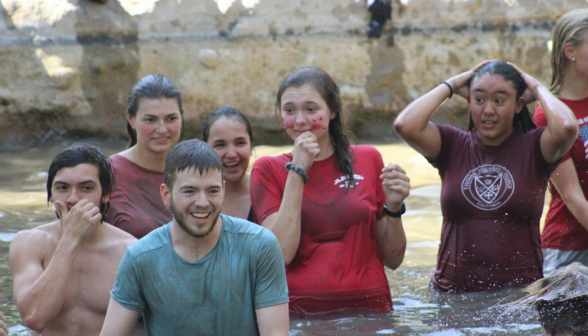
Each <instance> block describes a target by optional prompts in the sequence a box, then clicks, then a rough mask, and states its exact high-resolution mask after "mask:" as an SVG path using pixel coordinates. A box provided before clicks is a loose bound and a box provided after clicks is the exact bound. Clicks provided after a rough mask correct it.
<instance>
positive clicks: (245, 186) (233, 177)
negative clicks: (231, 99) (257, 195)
mask: <svg viewBox="0 0 588 336" xmlns="http://www.w3.org/2000/svg"><path fill="white" fill-rule="evenodd" d="M202 140H203V141H205V142H207V143H208V144H209V145H210V147H212V148H213V149H214V150H215V151H216V153H217V154H218V155H219V156H220V158H221V160H222V162H223V168H224V175H223V177H224V180H225V198H224V201H223V209H222V213H223V214H225V215H228V216H233V217H237V218H243V219H247V220H248V221H253V212H252V211H251V195H250V193H249V174H247V169H248V168H249V158H250V157H251V155H252V154H253V132H252V130H251V124H250V123H249V120H247V117H245V115H244V114H243V113H241V112H240V111H239V110H237V109H234V108H232V107H221V108H219V109H218V110H216V111H214V112H212V113H211V114H209V115H208V116H207V117H206V118H205V119H204V122H203V123H202Z"/></svg>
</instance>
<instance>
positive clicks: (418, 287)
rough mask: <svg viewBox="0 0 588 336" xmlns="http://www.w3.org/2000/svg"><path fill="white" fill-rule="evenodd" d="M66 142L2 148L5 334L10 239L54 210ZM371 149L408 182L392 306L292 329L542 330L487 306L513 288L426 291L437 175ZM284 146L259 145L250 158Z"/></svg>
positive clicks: (13, 323)
mask: <svg viewBox="0 0 588 336" xmlns="http://www.w3.org/2000/svg"><path fill="white" fill-rule="evenodd" d="M63 145H64V146H66V144H63ZM64 146H62V147H54V148H44V149H33V150H29V151H26V152H21V153H16V154H15V153H3V154H0V310H1V311H2V312H3V313H4V315H6V318H7V321H6V322H7V324H8V326H9V327H10V331H11V333H10V334H11V335H21V334H26V329H25V328H24V327H22V326H20V323H21V320H20V317H19V315H18V311H17V309H16V307H15V306H14V298H13V296H12V277H11V275H10V270H9V266H8V248H9V244H10V241H11V239H12V237H13V236H14V234H15V233H16V232H18V231H20V230H26V229H31V228H34V227H36V226H38V225H40V224H43V223H47V222H49V221H52V220H54V219H55V214H54V212H53V208H52V207H51V208H48V207H47V196H46V192H45V183H46V172H47V169H48V167H49V164H50V162H51V159H52V158H53V156H54V155H55V154H56V153H57V152H58V151H59V150H60V149H61V148H63V147H64ZM100 146H101V147H102V149H103V150H104V152H105V153H106V154H108V155H110V154H112V153H117V152H119V151H120V150H122V149H123V148H124V144H100ZM375 147H376V148H378V150H380V152H381V153H382V156H383V158H384V162H385V163H390V162H396V163H399V164H400V165H401V166H403V167H404V168H405V170H406V171H407V172H408V175H409V177H410V178H411V183H412V188H413V189H412V191H411V195H410V196H409V198H408V199H407V200H406V207H407V212H406V214H405V215H404V216H403V222H404V228H405V230H406V235H407V238H408V246H407V251H406V257H405V259H404V263H403V264H402V266H400V268H399V269H397V270H396V271H391V270H386V273H387V275H388V281H389V283H390V289H391V291H392V297H393V301H394V312H393V313H392V314H377V313H373V312H369V311H359V312H358V311H343V312H337V313H332V314H321V315H316V316H312V317H305V318H291V321H290V335H374V334H378V335H380V334H382V335H450V336H453V335H540V334H541V328H540V325H539V323H538V321H537V319H536V316H535V314H534V313H533V312H522V313H514V312H511V313H505V312H504V310H503V309H500V308H499V309H495V308H489V307H491V306H493V305H495V304H496V303H497V302H498V301H500V300H501V299H502V298H503V297H505V296H507V295H508V294H510V293H511V292H512V290H507V291H498V292H492V293H473V294H467V295H446V294H431V293H429V290H428V286H429V279H430V275H431V273H432V271H433V269H434V266H435V263H436V256H437V249H438V245H439V235H440V231H441V209H440V207H439V193H440V185H439V184H440V180H439V176H438V174H437V171H436V170H435V169H434V168H432V167H431V166H430V165H429V164H428V163H427V162H426V160H425V159H424V158H422V157H421V156H420V155H418V153H416V152H415V151H414V150H412V149H411V148H410V147H408V146H406V145H403V144H397V145H376V146H375ZM289 150H290V148H289V147H269V146H259V147H256V150H255V154H254V157H262V156H266V155H278V154H281V153H283V152H287V151H289ZM252 161H253V160H252ZM252 163H253V162H252Z"/></svg>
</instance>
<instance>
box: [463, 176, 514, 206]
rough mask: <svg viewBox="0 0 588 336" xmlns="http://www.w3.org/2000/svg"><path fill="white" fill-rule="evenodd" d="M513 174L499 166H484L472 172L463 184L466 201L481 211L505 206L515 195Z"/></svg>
mask: <svg viewBox="0 0 588 336" xmlns="http://www.w3.org/2000/svg"><path fill="white" fill-rule="evenodd" d="M514 189H515V185H514V181H513V178H512V175H511V173H510V172H509V171H508V170H507V169H506V168H504V167H502V166H499V165H483V166H479V167H477V168H475V169H472V170H470V172H469V173H468V174H467V175H466V177H465V178H464V179H463V182H462V183H461V192H462V193H463V196H464V197H465V199H467V200H468V202H470V204H471V205H473V206H475V207H476V208H478V209H480V210H486V211H492V210H496V209H498V208H500V207H501V206H503V205H504V204H505V203H506V202H507V201H508V200H509V199H510V197H511V196H512V194H513V193H514Z"/></svg>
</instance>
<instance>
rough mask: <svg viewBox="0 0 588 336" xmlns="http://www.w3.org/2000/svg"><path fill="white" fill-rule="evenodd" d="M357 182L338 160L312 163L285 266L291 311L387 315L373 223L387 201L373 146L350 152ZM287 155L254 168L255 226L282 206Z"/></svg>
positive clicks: (385, 282) (387, 291)
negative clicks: (295, 242) (296, 241)
mask: <svg viewBox="0 0 588 336" xmlns="http://www.w3.org/2000/svg"><path fill="white" fill-rule="evenodd" d="M352 150H353V151H354V154H353V171H354V174H353V176H354V177H355V181H356V185H355V186H354V187H351V188H349V190H348V191H347V192H346V190H345V187H346V185H347V181H346V180H347V178H346V177H345V176H344V175H343V173H342V172H340V171H339V170H336V169H335V156H334V155H331V156H330V157H329V158H327V159H325V160H321V161H318V162H315V163H313V165H312V167H311V168H310V169H309V170H308V172H307V174H308V177H309V179H308V182H307V183H306V184H305V185H304V192H303V197H302V213H301V215H302V218H301V231H302V232H301V235H300V245H299V246H298V251H297V252H296V256H295V257H294V260H292V263H291V264H290V265H289V266H288V267H287V268H286V275H287V277H288V291H289V294H290V312H291V313H294V314H306V313H317V312H326V311H334V310H338V309H343V308H367V309H374V310H380V311H391V310H392V299H391V296H390V286H389V285H388V280H387V278H386V274H385V272H384V263H383V260H382V256H381V254H380V249H379V248H378V235H377V231H376V222H377V220H378V216H379V214H380V212H381V211H382V208H383V206H384V204H385V202H386V196H385V194H384V190H383V189H382V180H381V179H380V175H381V174H382V168H384V163H383V161H382V156H381V155H380V153H379V152H378V151H377V150H376V149H375V148H373V147H369V146H357V147H353V148H352ZM291 160H292V155H291V154H283V155H280V156H277V157H263V158H261V159H259V160H257V161H255V164H254V165H253V169H252V170H251V184H250V186H251V187H250V190H251V201H252V205H253V214H254V217H255V220H256V223H262V222H263V220H264V219H265V218H266V217H267V216H269V215H271V214H273V213H275V212H277V211H278V210H279V208H280V205H281V203H282V197H283V195H284V189H285V186H286V179H287V177H288V172H289V171H288V170H287V169H286V168H285V167H284V166H285V165H286V163H287V162H289V161H291Z"/></svg>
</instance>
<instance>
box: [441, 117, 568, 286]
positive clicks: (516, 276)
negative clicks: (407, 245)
mask: <svg viewBox="0 0 588 336" xmlns="http://www.w3.org/2000/svg"><path fill="white" fill-rule="evenodd" d="M437 128H438V129H439V132H440V133H441V152H440V153H439V156H438V157H437V158H436V160H434V161H433V162H431V163H432V164H433V165H434V166H435V167H436V168H437V169H438V170H439V175H440V176H441V181H442V187H441V210H442V212H443V228H442V233H441V245H440V247H439V254H438V257H437V259H438V261H437V269H436V270H435V273H433V276H432V283H433V285H434V286H435V288H437V289H438V290H443V291H456V292H474V291H484V290H488V289H492V288H499V287H503V286H508V285H514V284H519V285H523V284H528V283H531V282H533V281H535V280H537V279H539V278H542V277H543V274H542V269H543V267H542V265H543V255H542V253H541V241H540V238H539V219H540V218H541V212H542V210H543V201H544V197H545V189H546V187H547V181H548V180H549V176H550V174H551V173H552V172H553V170H555V168H556V167H557V164H558V163H559V162H556V163H553V164H549V163H547V162H546V161H545V159H544V158H543V154H542V153H541V147H540V141H539V139H540V137H541V133H542V132H543V129H544V128H540V129H536V130H532V131H530V132H528V133H522V132H519V131H514V132H513V133H512V134H511V135H510V136H509V137H508V138H507V139H506V140H505V141H504V142H503V143H502V144H501V145H499V146H486V145H484V144H482V142H481V141H480V139H479V138H478V135H477V133H475V132H474V133H472V132H468V133H466V132H463V131H460V130H458V129H456V128H455V127H452V126H449V125H437Z"/></svg>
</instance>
